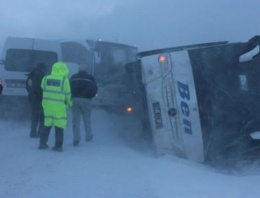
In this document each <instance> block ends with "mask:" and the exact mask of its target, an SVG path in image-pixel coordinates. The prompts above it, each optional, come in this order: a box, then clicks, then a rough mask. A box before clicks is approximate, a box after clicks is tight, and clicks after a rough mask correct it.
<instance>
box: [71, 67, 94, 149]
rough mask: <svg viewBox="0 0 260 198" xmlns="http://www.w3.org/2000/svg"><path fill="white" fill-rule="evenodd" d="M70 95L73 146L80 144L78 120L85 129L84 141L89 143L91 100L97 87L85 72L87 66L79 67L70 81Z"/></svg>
mask: <svg viewBox="0 0 260 198" xmlns="http://www.w3.org/2000/svg"><path fill="white" fill-rule="evenodd" d="M70 84H71V94H72V101H73V107H72V123H73V139H74V141H73V145H74V146H77V145H78V144H79V142H80V139H81V138H80V120H81V117H82V118H83V123H84V128H85V139H86V141H91V140H92V138H93V134H92V131H91V122H90V117H91V103H92V101H91V99H92V98H93V97H94V96H95V95H96V94H97V91H98V87H97V84H96V81H95V79H94V77H93V76H92V75H90V74H89V73H88V72H87V65H84V64H82V65H80V66H79V71H78V73H76V74H74V75H73V76H72V77H71V79H70Z"/></svg>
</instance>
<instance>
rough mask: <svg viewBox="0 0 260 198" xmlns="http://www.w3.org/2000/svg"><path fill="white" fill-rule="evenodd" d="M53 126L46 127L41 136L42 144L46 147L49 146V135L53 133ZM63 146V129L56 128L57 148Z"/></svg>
mask: <svg viewBox="0 0 260 198" xmlns="http://www.w3.org/2000/svg"><path fill="white" fill-rule="evenodd" d="M51 128H52V127H51V126H50V127H46V126H44V129H43V131H42V133H41V136H40V144H41V145H44V144H47V142H48V139H49V135H50V132H51ZM62 145H63V128H60V127H56V126H55V147H60V148H61V147H62Z"/></svg>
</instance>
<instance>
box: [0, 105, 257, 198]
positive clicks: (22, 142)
mask: <svg viewBox="0 0 260 198" xmlns="http://www.w3.org/2000/svg"><path fill="white" fill-rule="evenodd" d="M92 120H93V133H94V139H93V142H90V143H86V142H81V143H80V146H79V147H77V148H74V147H73V146H72V132H71V125H69V126H68V128H67V130H66V132H65V140H64V152H62V153H56V152H54V151H52V150H45V151H39V150H38V149H37V147H38V143H39V139H30V138H29V136H28V135H29V122H26V123H24V122H21V123H14V122H11V121H8V122H7V121H5V122H3V121H0V133H1V139H0V197H1V198H36V197H37V198H52V197H53V198H72V197H74V198H175V197H176V198H240V197H241V198H244V197H259V196H260V192H259V183H260V173H259V169H258V168H257V167H250V170H247V171H246V172H245V171H244V172H242V173H237V174H233V175H225V174H221V173H219V172H217V171H216V170H213V169H211V168H209V167H206V166H204V165H200V164H196V163H193V162H189V161H186V160H183V159H178V158H175V157H174V156H162V157H159V158H157V157H155V156H154V155H153V152H152V148H151V145H149V144H148V143H147V142H146V143H145V142H143V143H142V145H141V144H140V143H141V141H140V140H138V139H137V138H135V137H137V136H138V134H139V131H136V130H135V129H134V128H133V127H132V126H133V123H132V122H130V121H128V122H124V120H123V118H122V117H121V116H116V115H111V114H108V113H107V112H105V111H103V110H100V109H95V110H94V111H93V116H92ZM115 120H117V122H115ZM82 135H83V133H82ZM53 136H54V133H53V131H52V133H51V135H50V139H49V142H48V144H49V145H50V147H51V146H53V142H54V138H53ZM134 139H135V140H136V141H134ZM144 143H145V144H144ZM257 171H258V172H257Z"/></svg>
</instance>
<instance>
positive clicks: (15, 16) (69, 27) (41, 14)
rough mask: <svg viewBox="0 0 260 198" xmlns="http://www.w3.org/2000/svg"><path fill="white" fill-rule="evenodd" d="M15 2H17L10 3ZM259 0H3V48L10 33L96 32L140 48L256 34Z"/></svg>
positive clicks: (70, 34) (96, 35)
mask: <svg viewBox="0 0 260 198" xmlns="http://www.w3.org/2000/svg"><path fill="white" fill-rule="evenodd" d="M14 5H15V6H14ZM259 5H260V2H259V1H258V0H251V1H246V0H240V1H239V2H238V1H236V0H218V1H214V0H207V1H206V0H197V1H189V0H164V1H159V0H142V1H140V0H139V1H138V0H131V1H130V0H124V1H122V0H121V1H119V0H99V1H95V2H93V1H91V0H76V1H73V2H72V1H70V0H64V1H62V4H61V2H60V1H59V0H46V1H44V2H43V1H39V0H36V1H32V0H24V1H20V0H2V1H1V10H0V26H1V38H0V47H1V48H2V45H3V42H4V39H5V38H6V37H8V36H22V37H23V36H25V37H39V38H50V39H60V38H94V39H99V38H101V39H103V40H108V41H116V42H121V43H126V44H131V45H137V46H138V47H139V49H140V50H148V49H154V48H163V47H170V46H178V45H186V44H195V43H201V42H214V41H222V40H228V41H232V42H233V41H234V42H237V41H247V40H248V39H249V38H251V37H252V36H254V35H257V34H259V32H260V26H259V25H258V19H259V17H260V13H259V11H258V7H259Z"/></svg>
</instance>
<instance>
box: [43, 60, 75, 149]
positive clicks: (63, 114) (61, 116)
mask: <svg viewBox="0 0 260 198" xmlns="http://www.w3.org/2000/svg"><path fill="white" fill-rule="evenodd" d="M68 74H69V70H68V67H67V65H66V64H65V63H63V62H56V63H54V64H53V66H52V71H51V74H50V75H46V76H44V78H43V79H42V82H41V87H42V90H43V97H42V106H43V112H44V130H43V132H42V133H41V135H40V145H39V147H38V149H40V150H42V149H47V148H49V146H48V144H47V142H48V138H49V134H50V131H51V128H52V126H54V127H55V146H54V147H53V148H52V149H53V150H55V151H62V150H63V149H62V145H63V136H64V135H63V133H64V129H65V128H66V126H67V108H68V107H71V106H72V101H71V90H70V82H69V79H68Z"/></svg>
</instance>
